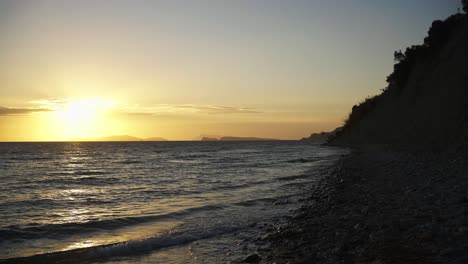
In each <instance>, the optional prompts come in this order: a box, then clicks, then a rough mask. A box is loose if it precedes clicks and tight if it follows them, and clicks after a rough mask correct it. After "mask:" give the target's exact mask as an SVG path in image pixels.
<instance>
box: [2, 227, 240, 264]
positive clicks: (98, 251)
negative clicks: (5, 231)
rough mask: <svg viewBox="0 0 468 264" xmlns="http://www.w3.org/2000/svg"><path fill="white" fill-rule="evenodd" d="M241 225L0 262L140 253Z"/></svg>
mask: <svg viewBox="0 0 468 264" xmlns="http://www.w3.org/2000/svg"><path fill="white" fill-rule="evenodd" d="M242 228H243V227H242V226H214V227H211V228H208V229H198V230H180V231H172V232H167V233H164V234H161V235H159V236H155V237H149V238H144V239H140V240H129V241H126V242H120V243H114V244H108V245H100V246H94V247H87V248H80V249H73V250H67V251H58V252H51V253H45V254H39V255H33V256H29V257H19V258H10V259H3V260H0V263H89V262H95V261H103V260H109V259H112V258H116V257H123V256H135V255H141V254H145V253H149V252H151V251H154V250H157V249H161V248H165V247H171V246H177V245H183V244H187V243H190V242H193V241H197V240H200V239H207V238H211V237H216V236H220V235H223V234H227V233H232V232H235V231H237V230H240V229H242Z"/></svg>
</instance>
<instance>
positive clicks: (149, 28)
mask: <svg viewBox="0 0 468 264" xmlns="http://www.w3.org/2000/svg"><path fill="white" fill-rule="evenodd" d="M351 2H352V3H351ZM457 6H458V1H456V0H453V1H452V0H450V1H437V0H430V1H426V0H424V1H423V0H415V1H411V3H410V4H408V3H407V1H403V0H398V1H391V3H389V1H366V0H360V1H339V0H327V1H325V0H317V1H294V2H289V1H288V2H286V1H275V0H272V1H208V0H204V1H202V0H201V1H117V0H116V1H89V0H84V1H54V0H35V1H32V0H24V1H14V0H12V1H8V0H6V1H2V2H1V3H0V36H1V37H0V141H43V140H44V141H61V140H70V139H80V138H97V137H104V136H111V135H132V136H136V137H142V138H147V137H164V138H167V139H169V140H192V139H195V138H198V137H199V136H200V135H229V136H255V137H268V138H279V139H298V138H301V137H304V136H307V135H309V134H310V133H312V132H319V131H322V130H331V129H334V128H335V127H337V126H340V125H341V124H342V122H343V120H344V118H345V116H346V115H347V113H348V111H349V110H350V108H351V107H352V106H353V105H354V104H355V103H356V102H357V101H359V100H361V99H362V98H364V97H366V96H367V95H372V94H376V93H378V92H379V91H380V89H382V88H383V87H384V86H385V82H384V80H385V76H386V75H388V74H389V73H390V72H391V70H392V64H393V58H392V56H393V51H394V50H397V49H403V48H404V47H406V46H408V45H411V44H416V43H420V42H421V41H422V39H423V37H424V34H423V33H424V32H426V31H427V28H428V27H429V25H430V23H431V21H432V20H433V19H435V18H444V17H446V16H447V15H449V14H451V13H454V11H456V8H457ZM421 10H424V12H422V11H421Z"/></svg>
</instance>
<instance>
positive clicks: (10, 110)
mask: <svg viewBox="0 0 468 264" xmlns="http://www.w3.org/2000/svg"><path fill="white" fill-rule="evenodd" d="M50 111H53V110H51V109H47V108H15V107H4V106H0V116H7V115H28V114H31V113H36V112H50Z"/></svg>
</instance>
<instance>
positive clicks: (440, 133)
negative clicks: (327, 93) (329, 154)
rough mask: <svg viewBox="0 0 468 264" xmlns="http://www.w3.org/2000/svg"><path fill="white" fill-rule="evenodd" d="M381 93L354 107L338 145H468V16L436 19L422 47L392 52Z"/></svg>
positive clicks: (336, 139) (340, 135)
mask: <svg viewBox="0 0 468 264" xmlns="http://www.w3.org/2000/svg"><path fill="white" fill-rule="evenodd" d="M395 61H396V64H395V67H394V72H393V73H392V74H391V75H390V76H389V77H388V79H387V81H388V84H389V85H388V87H387V88H386V89H385V90H384V91H383V92H382V93H381V94H380V95H377V96H375V97H372V98H367V99H366V100H365V101H363V102H362V103H360V104H359V105H356V106H354V107H353V109H352V111H351V113H350V115H349V118H348V120H347V121H346V122H345V125H344V127H343V131H342V132H341V133H338V134H337V135H336V137H334V138H332V139H331V140H330V142H331V143H335V144H340V145H361V144H388V145H393V146H405V147H407V146H412V147H417V148H430V149H442V148H447V147H449V146H452V147H455V148H458V147H465V146H467V143H468V18H467V15H461V14H457V15H454V16H451V17H449V18H448V19H447V20H445V21H435V22H434V23H433V24H432V27H431V29H430V30H429V35H428V36H427V37H426V38H425V39H424V44H423V45H419V46H412V47H410V48H408V49H407V50H406V52H404V53H403V52H401V51H397V52H395Z"/></svg>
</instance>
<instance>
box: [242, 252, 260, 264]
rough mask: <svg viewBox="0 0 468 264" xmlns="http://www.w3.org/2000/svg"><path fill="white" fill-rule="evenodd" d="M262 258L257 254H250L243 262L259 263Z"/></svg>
mask: <svg viewBox="0 0 468 264" xmlns="http://www.w3.org/2000/svg"><path fill="white" fill-rule="evenodd" d="M260 261H262V258H261V257H260V256H259V255H258V254H256V253H255V254H252V255H250V256H248V257H246V258H245V259H244V262H245V263H259V262H260Z"/></svg>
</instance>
